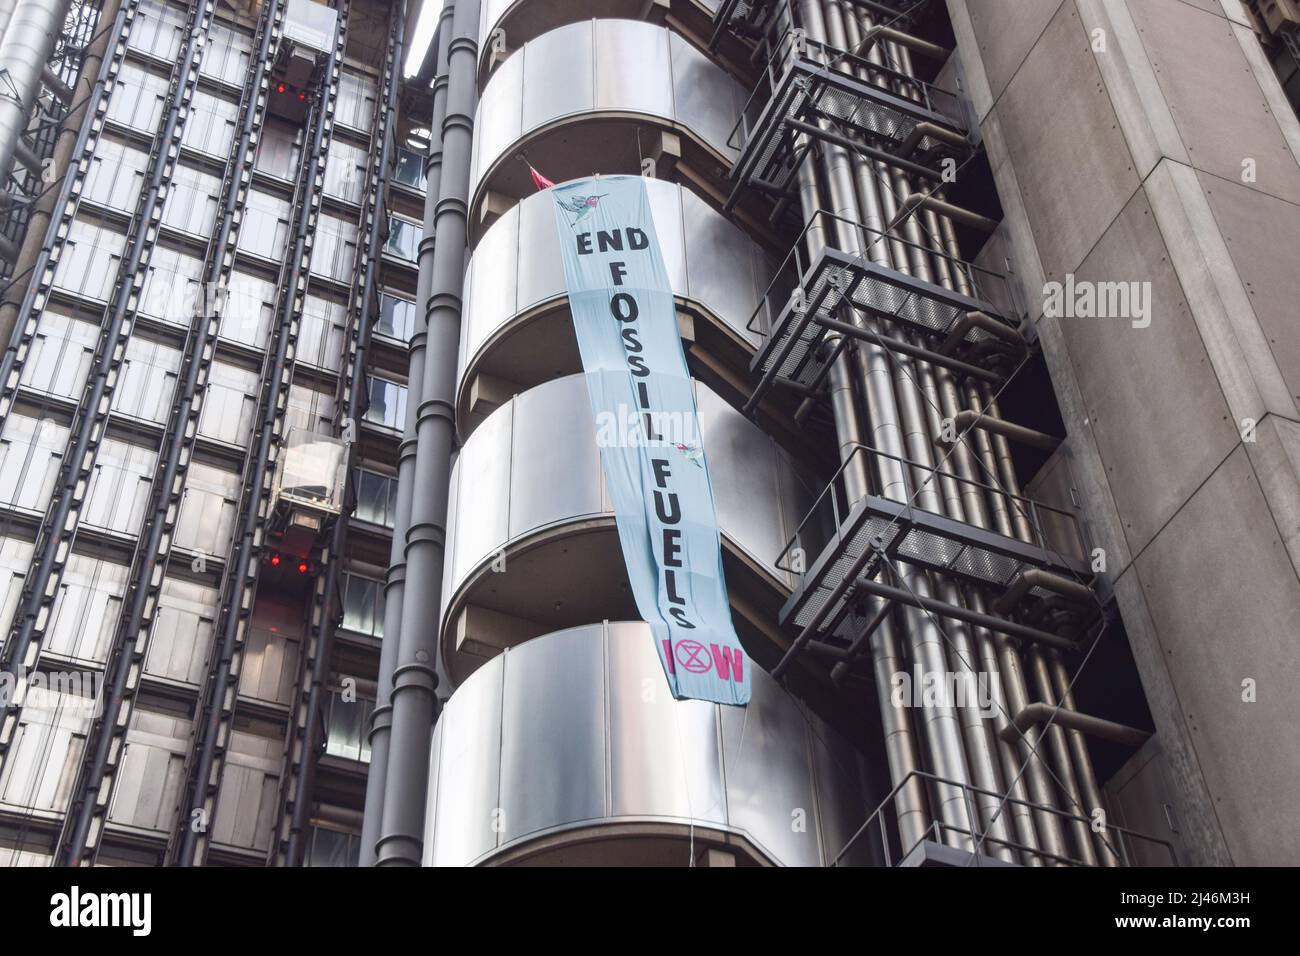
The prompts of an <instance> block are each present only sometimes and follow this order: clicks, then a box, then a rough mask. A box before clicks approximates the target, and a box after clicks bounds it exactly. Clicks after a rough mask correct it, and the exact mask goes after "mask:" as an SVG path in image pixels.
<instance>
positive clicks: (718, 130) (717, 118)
mask: <svg viewBox="0 0 1300 956" xmlns="http://www.w3.org/2000/svg"><path fill="white" fill-rule="evenodd" d="M669 45H670V48H671V56H672V73H671V76H672V87H673V89H672V92H673V116H674V118H675V119H676V120H677V122H679V123H681V124H682V125H683V126H685V127H687V128H688V129H692V130H694V131H695V132H696V133H698V134H699V135H700V136H701V137H703V138H704V140H705V142H708V143H712V144H714V145H715V146H716V145H717V144H722V145H721V147H720V148H719V152H721V153H722V154H723V155H724V156H727V157H729V158H731V159H735V153H736V151H735V150H733V149H731V147H729V146H727V145H726V142H727V138H728V137H729V136H730V135H731V130H732V127H734V126H735V125H736V117H738V116H739V115H740V109H741V107H742V106H743V105H744V103H745V98H746V96H745V93H744V92H743V91H742V89H741V87H740V85H739V84H737V83H736V81H735V80H733V79H732V78H731V77H730V76H728V75H727V73H726V72H725V71H723V70H722V69H720V68H719V67H718V66H717V64H715V63H713V62H712V61H710V60H709V58H708V57H706V56H705V55H704V54H703V53H701V52H700V51H699V50H697V49H695V47H693V46H691V45H690V44H689V43H687V42H686V41H685V40H683V39H682V38H681V37H680V36H678V35H677V34H676V33H673V34H669Z"/></svg>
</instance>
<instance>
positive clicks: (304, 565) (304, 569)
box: [298, 561, 307, 574]
mask: <svg viewBox="0 0 1300 956" xmlns="http://www.w3.org/2000/svg"><path fill="white" fill-rule="evenodd" d="M298 573H299V574H306V573H307V562H306V561H303V562H301V563H299V565H298Z"/></svg>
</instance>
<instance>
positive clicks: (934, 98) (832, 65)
mask: <svg viewBox="0 0 1300 956" xmlns="http://www.w3.org/2000/svg"><path fill="white" fill-rule="evenodd" d="M810 50H812V51H816V52H815V53H812V54H810V52H809V51H810ZM796 57H799V58H802V59H805V60H808V61H810V62H813V63H816V64H817V65H818V66H819V67H820V69H818V70H817V71H816V72H815V73H814V74H813V75H814V76H831V75H832V74H837V75H840V76H843V77H846V78H848V79H851V80H853V81H855V82H866V83H868V84H870V85H871V86H874V87H876V88H878V89H879V90H880V91H881V92H883V93H888V94H889V95H891V96H897V97H901V98H903V99H906V100H908V101H909V102H911V103H912V104H913V105H915V106H919V107H921V108H923V109H925V110H927V111H928V112H931V113H934V114H937V115H938V116H940V117H945V118H947V119H949V120H950V121H952V122H953V123H954V124H955V123H958V122H960V120H959V117H960V115H961V110H960V107H959V103H960V97H959V96H958V95H957V94H956V93H954V92H953V91H951V90H948V89H945V88H944V87H941V86H938V85H937V84H934V83H928V82H926V81H925V80H922V79H919V78H917V77H915V76H912V75H910V74H908V73H904V72H902V71H901V70H897V69H894V68H893V67H891V66H886V65H884V64H881V63H874V62H872V61H871V60H868V59H866V58H865V57H862V56H859V55H858V54H856V53H852V52H850V51H848V50H844V49H841V48H840V47H837V46H833V45H832V44H830V43H827V42H825V41H822V40H815V39H813V38H812V37H809V36H808V35H807V34H806V33H804V31H803V30H802V29H801V28H799V27H791V28H788V29H786V31H785V32H784V33H783V34H782V35H781V38H780V39H779V40H778V41H777V42H776V44H775V46H774V47H773V49H772V52H771V53H770V54H769V55H768V57H767V59H766V61H764V63H763V66H762V69H761V70H760V77H761V79H760V80H759V82H758V83H756V84H755V86H754V89H753V90H752V91H751V92H750V94H749V97H748V98H747V99H746V100H745V105H744V106H743V107H742V108H741V111H740V117H739V118H738V119H737V120H736V123H735V125H734V126H732V128H731V132H730V133H729V134H728V135H727V145H728V146H729V147H731V148H732V149H735V150H738V151H739V150H741V149H743V148H744V146H745V143H746V142H748V140H749V130H748V128H747V125H746V120H747V118H748V117H750V116H751V115H752V114H751V107H752V106H754V101H755V97H757V96H758V95H759V93H761V92H765V93H766V94H767V98H768V99H770V98H771V95H772V94H773V93H774V92H775V91H776V90H777V89H779V88H780V86H781V83H782V81H784V79H785V76H786V74H787V73H788V72H789V70H790V64H791V63H792V62H793V60H794V59H795V58H796ZM759 112H761V110H760V111H759Z"/></svg>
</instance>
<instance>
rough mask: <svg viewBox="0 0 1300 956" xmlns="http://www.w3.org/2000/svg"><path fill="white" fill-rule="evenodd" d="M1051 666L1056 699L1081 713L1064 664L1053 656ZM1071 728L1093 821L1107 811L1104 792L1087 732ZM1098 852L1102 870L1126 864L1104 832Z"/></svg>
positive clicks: (1087, 810) (1086, 809)
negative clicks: (1095, 815)
mask: <svg viewBox="0 0 1300 956" xmlns="http://www.w3.org/2000/svg"><path fill="white" fill-rule="evenodd" d="M1050 658H1051V660H1050V665H1051V671H1052V683H1053V684H1054V685H1055V688H1056V699H1057V701H1058V702H1059V703H1060V705H1061V708H1062V709H1063V710H1068V711H1074V712H1077V711H1078V708H1077V707H1076V706H1075V703H1074V692H1073V690H1072V689H1071V688H1070V679H1069V675H1068V674H1066V672H1065V664H1064V663H1062V661H1061V658H1060V656H1059V655H1058V654H1051V655H1050ZM1062 726H1065V727H1066V728H1067V730H1066V736H1067V737H1068V738H1069V741H1070V750H1071V752H1072V753H1073V754H1074V762H1075V765H1076V766H1077V767H1078V768H1079V774H1078V776H1079V787H1080V789H1081V791H1082V793H1083V799H1084V801H1085V805H1084V808H1083V814H1084V816H1086V817H1089V818H1090V819H1091V818H1092V816H1093V814H1094V813H1096V812H1097V811H1098V810H1104V809H1105V804H1104V803H1103V802H1102V799H1101V790H1100V788H1099V787H1098V786H1097V774H1096V771H1095V770H1094V769H1093V766H1092V755H1091V754H1089V753H1088V742H1087V741H1086V740H1084V737H1083V731H1082V730H1080V729H1078V728H1077V727H1070V726H1069V725H1068V724H1063V725H1062ZM1094 836H1095V837H1096V840H1095V843H1096V848H1097V858H1098V861H1099V862H1100V863H1101V865H1102V866H1119V865H1120V863H1121V862H1122V861H1121V859H1120V855H1119V853H1118V851H1117V850H1116V848H1115V847H1114V846H1112V845H1111V842H1110V840H1109V839H1108V838H1107V831H1106V830H1105V829H1102V830H1100V831H1098V832H1096V833H1095V834H1094Z"/></svg>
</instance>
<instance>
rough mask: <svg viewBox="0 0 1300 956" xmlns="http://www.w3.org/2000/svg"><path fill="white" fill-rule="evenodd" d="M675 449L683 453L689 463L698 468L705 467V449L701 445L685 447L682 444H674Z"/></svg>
mask: <svg viewBox="0 0 1300 956" xmlns="http://www.w3.org/2000/svg"><path fill="white" fill-rule="evenodd" d="M673 447H674V448H676V449H677V450H678V451H679V452H681V453H682V455H684V456H685V458H686V460H687V461H691V462H694V463H695V465H696V467H699V468H703V467H704V449H703V448H701V447H700V446H699V445H684V444H682V443H681V442H674V443H673Z"/></svg>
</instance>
